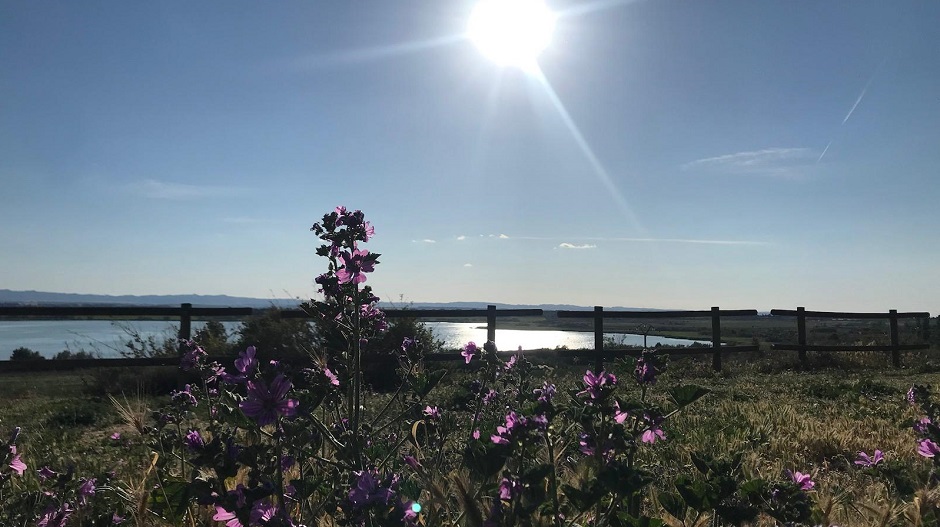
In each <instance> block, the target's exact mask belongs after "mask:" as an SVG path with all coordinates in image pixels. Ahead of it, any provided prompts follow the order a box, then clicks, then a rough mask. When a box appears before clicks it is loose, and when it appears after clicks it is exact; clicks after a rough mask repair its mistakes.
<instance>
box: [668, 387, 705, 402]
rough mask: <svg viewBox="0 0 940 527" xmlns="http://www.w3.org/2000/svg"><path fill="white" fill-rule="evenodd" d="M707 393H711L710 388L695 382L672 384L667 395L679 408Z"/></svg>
mask: <svg viewBox="0 0 940 527" xmlns="http://www.w3.org/2000/svg"><path fill="white" fill-rule="evenodd" d="M709 393H711V390H709V389H708V388H703V387H701V386H697V385H695V384H686V385H683V386H674V387H672V388H670V389H669V395H670V396H672V400H673V401H675V402H676V406H678V407H679V408H685V407H686V406H688V405H690V404H692V403H694V402H695V401H697V400H699V399H701V398H702V397H704V396H705V395H707V394H709Z"/></svg>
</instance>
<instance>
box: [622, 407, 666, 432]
mask: <svg viewBox="0 0 940 527" xmlns="http://www.w3.org/2000/svg"><path fill="white" fill-rule="evenodd" d="M628 417H630V414H629V413H627V412H624V411H622V410H621V409H620V402H619V401H614V421H616V422H617V424H621V425H622V424H623V422H624V421H626V420H627V418H628ZM663 439H665V438H663Z"/></svg>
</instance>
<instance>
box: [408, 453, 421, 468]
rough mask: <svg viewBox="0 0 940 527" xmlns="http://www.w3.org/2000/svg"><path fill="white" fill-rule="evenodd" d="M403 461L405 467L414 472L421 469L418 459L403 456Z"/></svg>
mask: <svg viewBox="0 0 940 527" xmlns="http://www.w3.org/2000/svg"><path fill="white" fill-rule="evenodd" d="M404 461H405V464H406V465H408V466H409V467H411V468H413V469H415V470H418V469H419V468H421V462H420V461H418V459H417V458H416V457H414V456H405V457H404Z"/></svg>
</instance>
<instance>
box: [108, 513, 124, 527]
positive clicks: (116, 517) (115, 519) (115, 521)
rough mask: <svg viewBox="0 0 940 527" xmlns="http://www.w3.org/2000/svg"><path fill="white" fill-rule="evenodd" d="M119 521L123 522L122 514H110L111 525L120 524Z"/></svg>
mask: <svg viewBox="0 0 940 527" xmlns="http://www.w3.org/2000/svg"><path fill="white" fill-rule="evenodd" d="M121 523H124V516H119V515H118V513H116V512H115V513H113V514H111V524H112V525H120V524H121Z"/></svg>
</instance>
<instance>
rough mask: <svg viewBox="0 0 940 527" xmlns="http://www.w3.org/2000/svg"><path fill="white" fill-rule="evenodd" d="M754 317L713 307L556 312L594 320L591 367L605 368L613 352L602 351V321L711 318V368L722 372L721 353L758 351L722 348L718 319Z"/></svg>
mask: <svg viewBox="0 0 940 527" xmlns="http://www.w3.org/2000/svg"><path fill="white" fill-rule="evenodd" d="M723 316H724V317H756V316H757V310H756V309H724V310H722V309H721V308H719V307H717V306H716V307H712V308H711V310H709V311H604V307H603V306H594V311H559V312H558V318H593V319H594V356H595V357H594V367H595V368H596V369H598V370H602V369H603V368H604V359H605V358H606V356H607V355H608V354H609V353H613V352H614V351H615V350H609V351H605V350H604V319H605V318H711V319H712V368H713V369H714V370H715V371H721V352H722V350H725V351H757V350H758V348H757V346H733V347H732V346H722V345H721V317H723Z"/></svg>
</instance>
